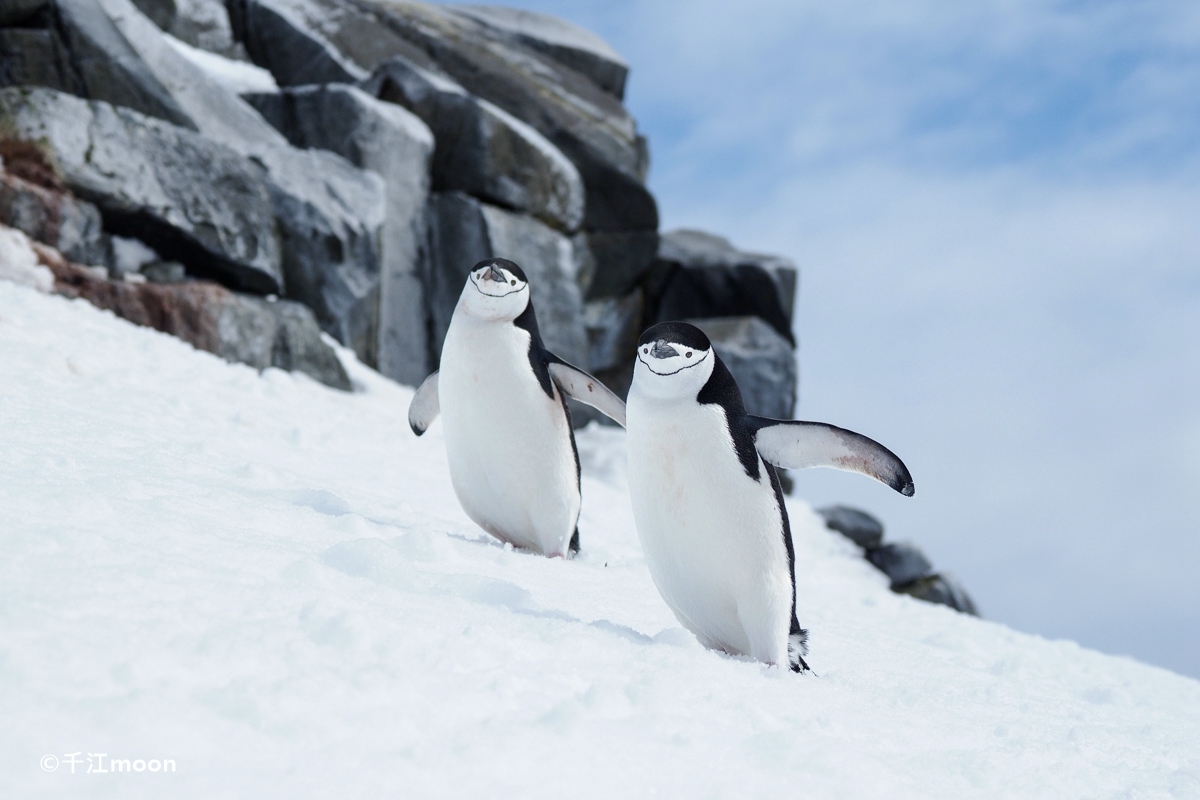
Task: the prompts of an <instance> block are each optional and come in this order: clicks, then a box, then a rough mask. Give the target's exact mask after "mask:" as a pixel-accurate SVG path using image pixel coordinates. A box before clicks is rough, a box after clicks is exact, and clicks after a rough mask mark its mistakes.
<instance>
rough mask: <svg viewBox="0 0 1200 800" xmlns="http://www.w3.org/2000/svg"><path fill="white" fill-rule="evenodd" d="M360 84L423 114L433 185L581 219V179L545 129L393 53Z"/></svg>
mask: <svg viewBox="0 0 1200 800" xmlns="http://www.w3.org/2000/svg"><path fill="white" fill-rule="evenodd" d="M364 88H365V89H367V91H369V92H371V93H372V94H374V95H376V96H377V97H379V98H380V99H383V100H386V101H388V102H391V103H396V104H398V105H402V106H404V107H405V108H407V109H410V110H411V111H412V112H413V113H415V114H416V115H417V116H419V117H420V118H421V119H423V120H424V121H425V122H426V123H427V124H428V125H429V127H430V129H431V130H432V131H433V135H434V138H435V139H436V141H437V145H436V147H435V149H434V156H433V187H434V189H435V190H437V191H461V192H465V193H467V194H470V195H473V196H475V197H478V198H480V199H481V200H485V201H487V202H489V203H494V204H497V205H501V206H504V207H506V208H512V209H515V210H517V211H525V212H528V213H530V214H532V215H533V216H535V217H537V218H538V219H540V220H542V221H543V222H545V223H546V224H548V225H551V226H553V227H555V228H558V229H560V230H563V231H566V232H568V233H569V232H571V231H573V230H575V229H576V228H578V227H579V224H580V222H581V221H582V219H583V182H582V180H581V179H580V177H579V172H578V171H577V170H576V169H575V166H574V165H573V164H572V163H571V162H570V161H569V160H567V158H566V156H564V155H563V154H562V153H561V152H559V150H558V148H556V147H555V146H554V145H552V144H550V142H548V141H547V140H546V138H545V137H544V136H542V135H541V134H540V133H538V132H537V131H535V130H534V129H533V128H531V127H529V126H528V125H526V124H525V123H524V122H521V121H520V120H519V119H516V118H515V117H513V116H512V115H511V114H509V113H507V112H506V111H503V110H501V109H499V108H497V107H496V106H495V105H493V104H491V103H489V102H487V101H486V100H480V99H478V98H476V97H474V96H472V95H470V94H469V93H467V91H466V90H465V89H463V88H462V87H461V86H459V85H458V84H457V83H456V82H455V81H453V80H451V79H449V78H447V77H445V76H444V75H439V74H437V73H435V72H432V71H429V70H426V69H422V68H421V67H419V66H417V65H416V64H413V63H412V62H410V61H408V60H406V59H404V58H402V57H400V56H395V57H393V58H390V59H388V60H387V61H385V62H383V63H382V64H380V65H379V67H378V68H377V69H376V70H375V73H374V74H373V75H372V76H371V78H370V79H369V80H368V81H367V82H366V83H365V84H364Z"/></svg>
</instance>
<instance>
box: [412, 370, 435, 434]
mask: <svg viewBox="0 0 1200 800" xmlns="http://www.w3.org/2000/svg"><path fill="white" fill-rule="evenodd" d="M441 411H442V407H441V404H440V403H439V402H438V374H437V373H436V372H435V373H433V374H432V375H430V376H429V377H428V378H426V379H425V382H424V383H422V384H421V388H420V389H417V393H416V394H415V395H413V399H412V403H410V404H409V406H408V426H409V427H410V428H412V432H413V433H415V434H416V435H417V436H420V435H421V434H423V433H424V432H425V431H427V430H429V426H430V425H432V424H433V421H434V420H435V419H437V415H438V414H440V413H441Z"/></svg>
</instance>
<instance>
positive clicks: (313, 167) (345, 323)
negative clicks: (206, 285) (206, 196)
mask: <svg viewBox="0 0 1200 800" xmlns="http://www.w3.org/2000/svg"><path fill="white" fill-rule="evenodd" d="M100 2H101V3H102V4H103V5H104V7H105V8H106V9H107V10H108V12H109V14H110V15H111V17H112V19H113V20H114V21H115V23H116V24H117V26H118V27H119V28H120V29H121V30H122V31H123V32H124V33H125V34H126V36H127V37H128V39H129V40H130V41H131V42H134V43H135V46H136V49H137V53H138V55H139V56H140V57H141V58H142V59H143V60H144V62H145V64H146V65H147V67H148V69H149V70H150V71H151V72H152V73H153V74H154V75H155V76H156V77H157V78H158V79H159V80H161V81H162V82H163V84H164V85H166V86H168V87H169V88H170V89H171V91H172V96H173V97H174V98H175V99H176V100H177V101H178V102H179V104H180V106H181V107H182V108H184V109H185V110H186V111H187V112H188V114H189V115H190V116H191V117H192V119H194V120H196V121H197V124H198V126H199V128H200V132H201V133H203V134H204V135H205V136H207V137H209V138H211V139H213V140H215V141H218V142H221V143H223V144H225V145H228V146H229V147H231V148H233V149H235V150H237V151H239V152H241V153H243V154H245V155H247V156H249V157H251V158H252V159H253V160H254V161H256V162H257V163H258V164H260V165H262V166H263V167H264V168H265V170H266V180H267V186H268V189H269V191H270V195H271V200H272V210H273V212H274V215H275V221H276V224H277V226H278V229H279V234H280V246H281V251H282V267H283V274H284V283H283V293H284V294H285V295H286V296H287V297H289V298H291V299H293V300H298V301H300V302H303V303H305V304H306V305H308V306H309V307H310V308H312V309H313V311H314V312H315V313H316V315H317V319H318V321H319V322H320V323H321V326H322V328H324V330H326V331H327V332H329V333H330V334H331V335H332V336H334V337H335V338H336V339H337V340H338V341H340V342H342V343H343V344H345V345H346V346H348V347H350V348H352V349H353V350H354V352H355V353H356V354H357V355H358V357H359V359H361V360H362V361H363V362H364V363H366V364H370V365H372V366H374V365H375V364H376V363H377V361H376V357H377V352H378V341H379V297H380V281H381V264H380V260H381V258H380V250H381V247H382V242H381V237H382V233H383V232H382V228H383V223H384V219H385V217H386V215H387V206H386V202H387V200H386V194H385V188H384V185H383V182H382V180H381V179H380V178H379V177H378V176H377V175H375V174H373V173H370V172H367V171H364V170H361V169H358V168H356V167H355V166H354V165H353V164H351V163H350V162H349V161H347V160H346V159H345V158H342V157H341V156H339V155H336V154H335V153H333V152H330V151H329V150H328V149H326V150H309V149H304V150H302V149H299V148H296V147H292V146H291V145H290V144H289V143H288V141H287V139H286V138H285V137H284V136H283V135H282V134H281V133H279V132H278V131H277V130H276V129H275V128H273V127H272V126H271V125H270V124H268V123H267V121H266V120H264V119H263V118H262V116H261V115H260V114H259V113H258V112H257V111H256V110H255V109H254V108H253V107H252V106H250V105H249V104H248V103H246V102H244V101H243V100H242V99H241V98H239V97H237V96H236V95H233V94H232V93H231V92H229V91H228V90H226V89H225V88H224V87H223V86H221V85H220V84H219V83H217V82H216V81H214V80H213V79H212V78H210V77H209V75H208V74H207V73H205V72H204V70H203V69H201V68H200V67H198V66H196V65H195V64H193V63H192V62H191V61H189V60H188V59H187V58H185V57H183V56H182V55H181V54H180V53H179V52H178V51H177V50H176V49H175V48H174V47H172V46H171V45H169V44H168V43H167V42H166V40H165V38H164V37H163V35H162V34H161V32H160V31H159V30H158V29H157V28H156V27H155V26H154V25H153V23H151V22H150V20H149V19H147V18H146V17H145V16H144V15H143V14H141V12H139V11H138V10H137V9H136V8H135V7H134V6H133V4H132V2H130V0H100Z"/></svg>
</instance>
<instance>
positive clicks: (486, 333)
mask: <svg viewBox="0 0 1200 800" xmlns="http://www.w3.org/2000/svg"><path fill="white" fill-rule="evenodd" d="M552 390H553V392H554V397H550V396H549V395H547V394H546V392H545V390H544V389H543V388H542V386H541V384H540V383H539V382H538V380H537V378H536V376H535V375H534V373H533V370H532V367H531V366H530V363H529V334H528V333H526V332H525V331H524V330H522V329H521V328H518V327H517V326H515V325H514V324H513V323H511V322H505V321H496V322H491V321H482V320H478V319H476V318H474V317H471V316H470V315H469V314H466V313H465V312H463V311H462V309H461V308H460V309H459V310H457V311H456V312H455V314H454V317H453V319H452V320H451V323H450V328H449V330H448V331H447V333H446V341H445V344H444V345H443V347H442V360H441V369H440V371H439V377H438V392H439V396H440V404H441V413H442V424H443V429H444V431H445V438H446V455H447V460H448V462H449V466H450V478H451V482H452V483H453V485H454V491H455V494H456V495H457V496H458V499H459V502H460V503H461V504H462V507H463V509H464V510H465V511H466V512H467V515H468V516H470V517H471V519H472V520H474V521H475V522H476V523H477V524H478V525H479V526H480V527H482V528H483V529H484V530H486V531H488V532H489V533H491V534H492V535H493V536H495V537H496V538H498V539H501V540H502V541H506V542H511V543H512V544H514V545H516V546H518V547H525V548H529V549H533V550H536V551H538V552H542V553H545V554H546V555H562V556H565V555H566V553H567V547H568V545H569V543H570V540H571V536H572V534H573V533H574V530H575V524H576V522H577V520H578V517H579V488H578V479H577V473H576V462H575V455H574V451H573V448H572V444H571V443H572V439H571V428H570V425H569V423H568V422H567V418H566V413H565V412H564V410H563V407H562V402H561V400H560V399H559V396H558V390H557V388H554V387H553V386H552Z"/></svg>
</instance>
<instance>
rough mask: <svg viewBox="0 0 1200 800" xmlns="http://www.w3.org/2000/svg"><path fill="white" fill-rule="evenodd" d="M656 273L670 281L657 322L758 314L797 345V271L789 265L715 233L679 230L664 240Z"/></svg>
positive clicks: (661, 291) (660, 300)
mask: <svg viewBox="0 0 1200 800" xmlns="http://www.w3.org/2000/svg"><path fill="white" fill-rule="evenodd" d="M655 268H656V269H657V270H661V271H662V272H663V275H664V277H663V279H662V280H661V287H662V288H661V289H659V290H658V292H657V297H656V298H655V300H656V302H655V308H656V310H655V311H654V319H655V320H656V321H663V320H671V319H684V318H685V317H732V316H742V315H746V314H753V315H755V316H757V317H759V318H761V319H763V320H764V321H766V322H767V323H768V324H770V325H771V327H773V328H774V329H775V330H776V331H777V332H778V333H779V335H781V336H783V337H784V338H785V339H787V340H788V342H792V343H794V341H795V339H794V334H793V333H792V307H793V305H794V302H795V296H796V268H795V266H794V265H793V264H792V262H790V261H788V260H787V259H785V258H781V257H779V256H770V255H762V254H758V253H745V252H742V251H740V250H737V249H736V248H734V247H733V246H732V245H731V244H730V243H729V242H728V241H727V240H725V239H723V238H721V237H719V236H714V235H713V234H710V233H704V232H702V231H692V230H678V231H670V232H668V233H664V234H662V236H661V237H660V241H659V246H658V263H657V264H656V267H655Z"/></svg>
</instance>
